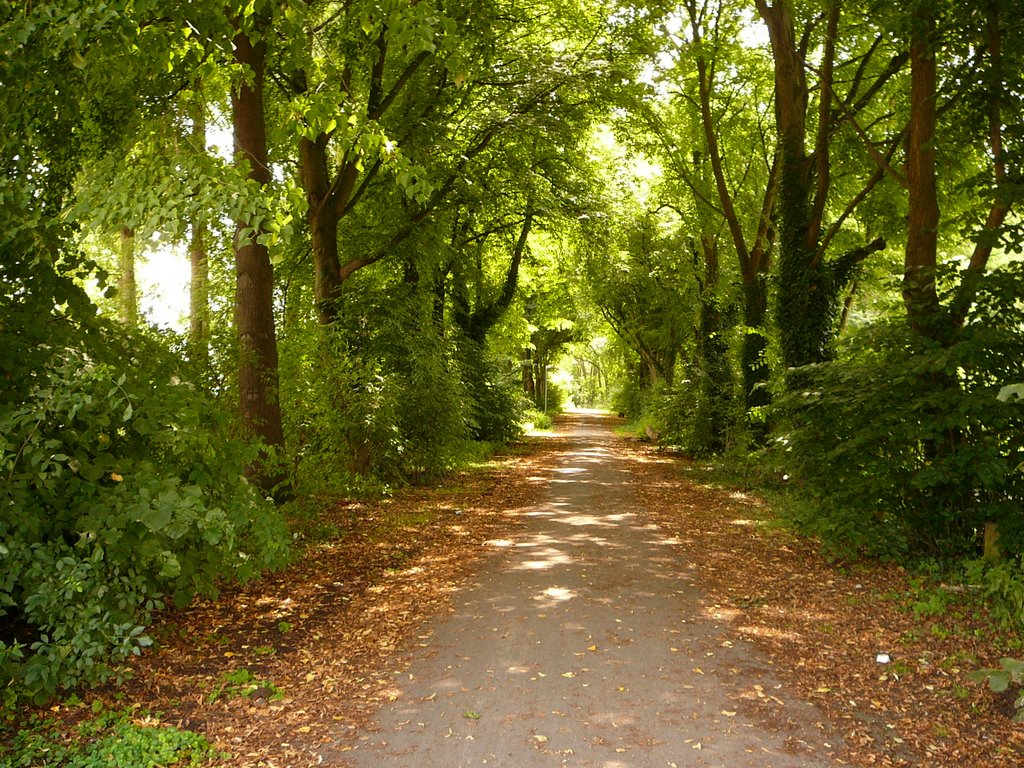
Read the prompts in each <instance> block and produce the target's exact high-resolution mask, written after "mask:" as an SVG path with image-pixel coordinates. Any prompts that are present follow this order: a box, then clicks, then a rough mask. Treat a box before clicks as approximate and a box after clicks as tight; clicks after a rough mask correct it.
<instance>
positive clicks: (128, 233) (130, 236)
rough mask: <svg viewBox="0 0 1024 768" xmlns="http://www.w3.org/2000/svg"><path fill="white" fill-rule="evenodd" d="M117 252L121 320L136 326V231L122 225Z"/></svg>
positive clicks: (137, 309)
mask: <svg viewBox="0 0 1024 768" xmlns="http://www.w3.org/2000/svg"><path fill="white" fill-rule="evenodd" d="M120 246H121V247H120V249H119V250H118V254H117V265H118V279H117V306H118V317H119V318H120V319H121V322H122V323H124V324H125V325H127V326H130V327H132V328H134V327H135V326H137V325H138V324H139V288H138V284H137V283H136V282H135V232H134V230H132V229H131V228H130V227H121V243H120Z"/></svg>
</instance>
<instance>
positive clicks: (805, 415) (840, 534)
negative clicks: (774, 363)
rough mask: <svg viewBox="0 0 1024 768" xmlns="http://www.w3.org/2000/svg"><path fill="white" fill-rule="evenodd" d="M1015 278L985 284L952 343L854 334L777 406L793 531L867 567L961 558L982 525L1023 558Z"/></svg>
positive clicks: (905, 334)
mask: <svg viewBox="0 0 1024 768" xmlns="http://www.w3.org/2000/svg"><path fill="white" fill-rule="evenodd" d="M1022 289H1024V270H1022V269H1021V266H1020V265H1019V264H1018V265H1015V266H1014V267H1012V268H1007V269H1004V270H1001V271H998V272H996V273H994V274H993V275H992V276H991V277H989V278H987V279H986V280H985V282H984V284H983V285H982V286H981V290H980V293H979V294H978V296H977V299H976V303H975V306H974V308H973V309H972V312H971V314H970V316H969V318H968V320H967V323H966V324H965V326H964V327H963V329H962V330H960V331H959V332H958V333H957V335H956V339H955V341H954V342H953V343H950V344H948V345H943V344H939V343H936V342H933V341H929V340H927V339H925V338H923V337H921V336H918V335H915V334H913V333H911V332H910V331H909V329H907V328H906V325H905V323H903V322H888V323H878V324H876V325H873V326H871V327H869V328H866V329H864V330H863V331H861V332H859V333H856V334H853V335H851V336H850V337H849V339H847V340H846V341H845V342H844V343H843V344H842V345H841V346H840V348H839V354H838V356H837V359H836V361H835V362H831V363H826V364H823V365H818V366H811V367H808V368H806V369H803V371H804V373H805V374H806V380H807V386H806V387H804V388H802V389H801V390H799V391H796V392H793V393H791V394H790V395H788V396H787V398H786V399H785V401H784V402H783V408H784V410H785V412H786V414H787V418H788V426H789V428H788V430H787V431H786V432H785V433H784V434H783V435H782V436H781V437H780V438H779V445H780V448H781V450H782V454H783V459H782V465H783V469H784V471H785V472H787V473H788V474H789V476H790V477H791V482H793V483H795V484H796V485H797V486H798V488H799V489H800V490H801V491H802V492H803V501H801V502H799V503H798V504H797V508H799V509H800V510H802V511H801V512H800V514H799V516H800V518H801V519H802V520H803V522H804V523H806V524H807V525H808V526H809V527H810V529H811V530H813V531H814V532H815V533H817V534H820V535H821V536H822V537H823V538H824V540H825V541H826V543H827V544H829V545H830V546H832V547H833V548H839V549H842V550H847V551H850V550H854V551H855V550H864V551H868V552H872V553H877V554H884V555H897V554H904V553H914V554H926V555H930V556H939V557H960V556H971V555H973V554H976V553H977V552H978V546H979V537H980V535H981V532H982V530H983V528H984V525H985V523H986V522H995V523H997V524H998V527H999V530H1000V533H1001V546H1002V548H1003V550H1004V552H1006V553H1007V554H1011V555H1017V554H1021V553H1024V519H1022V517H1021V515H1020V508H1021V504H1022V502H1024V474H1022V473H1021V471H1020V469H1019V465H1020V464H1021V462H1022V460H1024V406H1022V404H1021V403H1019V402H1016V401H1008V400H1006V399H1000V398H999V397H998V395H999V392H1000V389H1001V387H1002V386H1003V385H1005V384H1007V383H1011V382H1018V381H1024V332H1022V322H1024V307H1021V305H1020V300H1019V297H1020V296H1022V295H1024V290H1022Z"/></svg>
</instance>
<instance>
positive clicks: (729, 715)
mask: <svg viewBox="0 0 1024 768" xmlns="http://www.w3.org/2000/svg"><path fill="white" fill-rule="evenodd" d="M722 714H723V715H725V716H726V717H736V713H735V712H730V711H729V710H728V709H723V710H722Z"/></svg>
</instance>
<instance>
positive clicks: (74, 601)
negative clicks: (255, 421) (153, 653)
mask: <svg viewBox="0 0 1024 768" xmlns="http://www.w3.org/2000/svg"><path fill="white" fill-rule="evenodd" d="M125 333H126V332H125V331H124V330H123V329H122V330H117V331H116V332H115V330H114V329H111V328H104V327H101V326H98V325H96V326H91V327H90V330H89V335H88V336H87V340H86V343H85V344H83V345H82V346H60V345H53V346H49V347H48V348H47V349H46V350H45V351H46V353H47V355H46V357H47V359H46V360H45V362H44V363H43V364H42V365H41V367H40V368H39V369H37V370H35V371H33V373H32V375H31V376H30V377H26V378H25V379H24V380H23V382H22V383H23V385H24V388H25V389H24V392H23V394H22V395H21V396H20V397H13V396H10V397H9V398H8V399H7V400H6V401H4V402H2V403H0V473H2V475H3V483H2V485H0V612H2V613H3V614H6V619H5V620H4V624H5V625H6V629H5V631H4V634H3V635H2V636H0V663H2V665H3V669H2V670H0V671H2V673H3V676H4V677H5V678H7V679H20V680H21V681H22V682H23V684H24V686H25V688H26V689H27V690H28V691H29V692H32V693H35V694H45V693H50V692H53V691H55V690H56V689H58V688H62V687H69V686H73V685H76V684H79V683H91V682H97V681H102V680H105V679H107V678H109V677H110V676H111V675H113V674H115V671H116V670H115V666H114V665H116V663H117V662H118V661H119V660H121V659H124V658H125V657H127V656H129V655H130V654H133V653H138V652H139V649H140V647H142V646H145V645H148V644H149V642H150V641H149V639H148V637H147V636H146V634H145V629H144V627H145V625H146V624H147V623H148V620H149V617H150V614H151V612H152V611H153V610H154V609H156V608H159V607H160V606H161V605H163V601H164V600H165V599H166V598H167V597H170V598H172V599H173V600H174V601H175V602H176V603H178V604H182V603H186V602H188V601H189V600H190V599H191V598H192V596H193V595H194V594H196V593H199V594H203V595H208V596H212V595H215V594H216V593H217V590H218V585H219V584H220V583H221V582H222V581H224V580H228V579H231V580H240V581H244V580H246V579H248V578H251V577H252V576H254V575H256V574H258V573H259V572H260V571H261V570H263V569H265V568H272V567H276V566H279V565H281V564H283V562H284V561H285V559H286V557H287V542H288V536H287V530H286V528H285V526H284V524H283V521H282V519H281V518H280V516H279V515H278V514H277V512H276V511H275V510H274V509H273V507H272V506H271V505H270V504H269V503H268V502H266V501H265V500H264V499H263V498H261V496H260V495H259V493H257V491H256V490H255V488H253V487H252V486H250V485H249V484H248V483H247V482H246V480H245V478H244V476H243V471H244V467H245V465H246V463H247V462H248V461H249V460H251V459H252V457H253V455H254V454H253V453H252V451H253V449H252V447H250V446H246V445H245V444H242V443H241V442H239V441H237V440H233V439H232V438H231V437H230V434H229V426H228V422H227V420H226V419H225V417H224V416H222V415H221V414H219V413H218V412H217V411H216V410H215V409H214V408H213V407H212V406H211V404H210V403H209V402H208V400H207V399H206V398H204V397H203V396H202V395H201V394H200V393H199V392H197V391H196V390H195V389H194V388H193V387H192V386H190V385H189V384H188V383H187V382H185V381H183V380H181V379H179V378H178V373H177V368H176V365H175V363H174V361H172V360H170V359H169V357H168V356H167V355H166V353H162V352H161V351H160V348H159V345H157V344H155V343H152V342H150V341H149V340H147V339H146V338H144V337H142V336H140V335H136V334H130V335H128V336H126V335H125ZM37 351H38V350H37ZM26 651H31V653H26Z"/></svg>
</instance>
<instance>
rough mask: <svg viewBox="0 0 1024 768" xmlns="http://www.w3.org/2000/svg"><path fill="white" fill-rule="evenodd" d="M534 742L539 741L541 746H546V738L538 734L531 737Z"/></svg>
mask: <svg viewBox="0 0 1024 768" xmlns="http://www.w3.org/2000/svg"><path fill="white" fill-rule="evenodd" d="M533 738H534V740H535V741H539V742H540V743H541V744H546V743H547V741H548V737H547V736H541V735H540V734H539V733H538V734H537V735H536V736H534V737H533Z"/></svg>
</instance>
